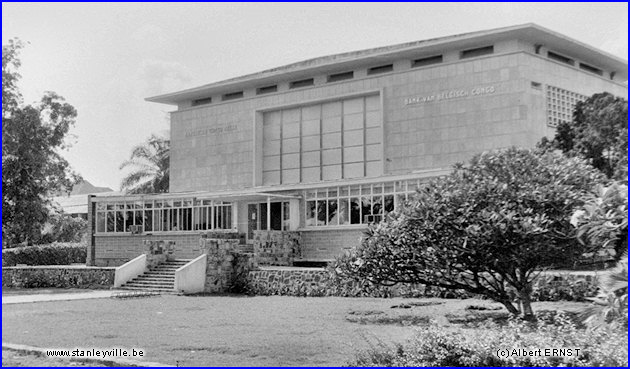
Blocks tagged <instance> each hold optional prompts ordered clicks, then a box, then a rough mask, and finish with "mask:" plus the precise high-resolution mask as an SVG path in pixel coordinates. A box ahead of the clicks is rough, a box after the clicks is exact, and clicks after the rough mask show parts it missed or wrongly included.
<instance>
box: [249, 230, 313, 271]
mask: <svg viewBox="0 0 630 369" xmlns="http://www.w3.org/2000/svg"><path fill="white" fill-rule="evenodd" d="M254 255H255V257H256V262H257V263H258V265H285V266H288V265H293V260H294V259H295V258H300V257H302V246H301V235H300V232H291V231H254Z"/></svg>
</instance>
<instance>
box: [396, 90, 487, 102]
mask: <svg viewBox="0 0 630 369" xmlns="http://www.w3.org/2000/svg"><path fill="white" fill-rule="evenodd" d="M494 92H495V88H494V86H488V87H475V88H472V89H470V90H463V89H462V90H449V91H444V92H440V93H437V94H434V95H426V96H416V97H408V98H406V99H405V105H412V104H422V103H428V102H433V101H441V100H450V99H457V98H463V97H468V96H480V95H489V94H493V93H494Z"/></svg>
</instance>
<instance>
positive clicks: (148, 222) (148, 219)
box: [144, 210, 153, 232]
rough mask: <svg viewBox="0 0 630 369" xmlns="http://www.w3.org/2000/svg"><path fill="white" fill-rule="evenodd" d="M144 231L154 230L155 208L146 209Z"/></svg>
mask: <svg viewBox="0 0 630 369" xmlns="http://www.w3.org/2000/svg"><path fill="white" fill-rule="evenodd" d="M144 231H145V232H151V231H153V210H145V211H144Z"/></svg>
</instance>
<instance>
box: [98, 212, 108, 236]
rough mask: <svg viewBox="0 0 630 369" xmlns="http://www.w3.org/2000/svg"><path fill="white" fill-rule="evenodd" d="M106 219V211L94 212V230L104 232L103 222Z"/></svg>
mask: <svg viewBox="0 0 630 369" xmlns="http://www.w3.org/2000/svg"><path fill="white" fill-rule="evenodd" d="M106 220H107V213H105V212H100V211H99V212H98V213H96V232H105V222H106Z"/></svg>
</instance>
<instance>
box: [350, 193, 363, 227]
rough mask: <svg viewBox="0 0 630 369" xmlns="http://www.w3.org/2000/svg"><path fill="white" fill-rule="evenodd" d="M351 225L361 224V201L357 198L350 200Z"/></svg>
mask: <svg viewBox="0 0 630 369" xmlns="http://www.w3.org/2000/svg"><path fill="white" fill-rule="evenodd" d="M350 224H361V201H360V200H359V198H357V197H353V198H351V199H350Z"/></svg>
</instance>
